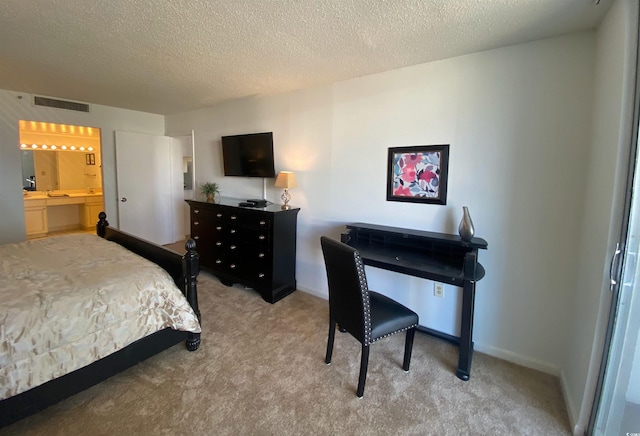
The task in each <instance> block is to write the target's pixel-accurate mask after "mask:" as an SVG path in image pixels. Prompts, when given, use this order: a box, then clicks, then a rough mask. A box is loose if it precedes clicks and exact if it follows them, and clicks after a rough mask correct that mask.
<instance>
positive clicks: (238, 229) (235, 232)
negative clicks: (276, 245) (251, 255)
mask: <svg viewBox="0 0 640 436" xmlns="http://www.w3.org/2000/svg"><path fill="white" fill-rule="evenodd" d="M227 235H228V237H229V241H237V242H249V243H253V244H268V243H269V232H268V231H267V230H266V229H254V228H253V227H242V226H238V225H233V224H231V225H230V227H229V232H228V233H227Z"/></svg>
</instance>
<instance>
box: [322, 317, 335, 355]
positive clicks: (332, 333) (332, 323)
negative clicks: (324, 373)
mask: <svg viewBox="0 0 640 436" xmlns="http://www.w3.org/2000/svg"><path fill="white" fill-rule="evenodd" d="M335 337H336V322H335V321H334V320H333V319H330V320H329V339H328V340H327V355H326V357H325V358H324V363H326V364H327V365H329V364H330V363H331V355H332V354H333V340H334V338H335Z"/></svg>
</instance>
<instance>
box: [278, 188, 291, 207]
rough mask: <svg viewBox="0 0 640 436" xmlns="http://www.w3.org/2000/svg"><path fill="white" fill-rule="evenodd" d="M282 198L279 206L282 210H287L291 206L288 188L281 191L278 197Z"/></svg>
mask: <svg viewBox="0 0 640 436" xmlns="http://www.w3.org/2000/svg"><path fill="white" fill-rule="evenodd" d="M280 198H281V199H282V202H283V203H284V204H283V205H282V207H281V209H282V210H289V209H291V206H289V200H291V194H289V190H288V189H285V190H284V192H283V193H282V196H281V197H280Z"/></svg>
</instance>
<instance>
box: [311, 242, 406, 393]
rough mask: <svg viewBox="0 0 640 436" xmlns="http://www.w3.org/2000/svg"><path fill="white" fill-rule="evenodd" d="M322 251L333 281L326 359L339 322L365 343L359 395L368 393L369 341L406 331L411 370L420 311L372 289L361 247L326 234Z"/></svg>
mask: <svg viewBox="0 0 640 436" xmlns="http://www.w3.org/2000/svg"><path fill="white" fill-rule="evenodd" d="M320 244H321V245H322V254H323V255H324V263H325V267H326V269H327V281H328V283H329V312H330V313H329V339H328V342H327V356H326V359H325V362H326V363H327V365H328V364H330V363H331V354H332V352H333V340H334V338H335V332H336V323H337V324H338V326H339V328H340V331H347V332H349V333H350V334H351V335H352V336H353V337H354V338H356V339H357V340H358V341H360V343H361V344H362V355H361V359H360V378H359V379H358V390H357V393H356V394H357V395H358V398H362V395H363V394H364V384H365V380H366V378H367V366H368V364H369V345H371V344H372V343H374V342H375V341H377V340H378V339H382V338H384V337H386V336H389V335H392V334H393V333H398V332H402V331H405V330H406V332H407V334H406V339H405V346H404V362H403V364H402V368H403V369H404V370H405V372H406V371H409V363H410V361H411V350H412V348H413V337H414V335H415V332H416V327H417V326H418V315H417V314H416V313H415V312H413V311H412V310H410V309H408V308H407V307H405V306H403V305H402V304H400V303H398V302H397V301H394V300H392V299H391V298H388V297H386V296H384V295H382V294H379V293H377V292H373V291H370V290H369V288H368V287H367V277H366V275H365V272H364V264H363V263H362V259H361V258H360V254H358V251H357V250H356V249H354V248H352V247H350V246H348V245H346V244H343V243H342V242H338V241H335V240H333V239H330V238H327V237H326V236H322V237H321V238H320Z"/></svg>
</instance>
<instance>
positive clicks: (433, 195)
mask: <svg viewBox="0 0 640 436" xmlns="http://www.w3.org/2000/svg"><path fill="white" fill-rule="evenodd" d="M387 165H388V167H387V201H404V202H410V203H426V204H440V205H446V204H447V179H448V176H449V144H442V145H415V146H408V147H390V148H389V153H388V163H387Z"/></svg>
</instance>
